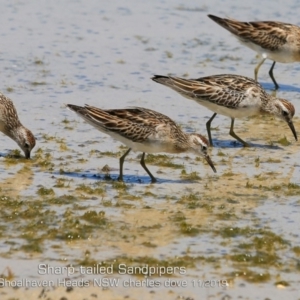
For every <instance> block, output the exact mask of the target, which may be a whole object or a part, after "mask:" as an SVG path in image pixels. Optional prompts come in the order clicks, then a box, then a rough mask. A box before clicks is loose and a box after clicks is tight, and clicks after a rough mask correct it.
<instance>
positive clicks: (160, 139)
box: [66, 104, 216, 183]
mask: <svg viewBox="0 0 300 300" xmlns="http://www.w3.org/2000/svg"><path fill="white" fill-rule="evenodd" d="M66 106H67V107H68V108H69V109H71V110H72V111H74V112H76V113H77V114H78V115H79V116H80V117H81V118H83V119H84V120H85V121H86V122H87V123H89V124H90V125H92V126H94V127H95V128H96V129H98V130H100V131H101V132H103V133H106V134H109V135H110V136H111V137H113V138H115V139H116V140H118V141H120V142H122V143H124V144H125V145H126V146H128V147H129V149H128V150H127V151H126V152H125V154H124V155H123V156H121V158H120V175H119V180H120V181H123V163H124V160H125V157H126V156H127V155H128V153H129V152H130V150H133V151H141V152H143V154H142V158H141V161H140V163H141V165H142V167H143V168H144V170H145V171H146V172H147V173H148V175H149V176H150V177H151V181H152V183H154V182H156V178H155V177H154V176H153V175H152V174H151V172H150V171H149V170H148V168H147V167H146V164H145V153H157V152H167V153H182V152H192V153H194V154H197V155H201V156H202V157H204V158H205V159H206V161H207V163H208V164H209V165H210V167H211V168H212V169H213V171H214V172H216V169H215V167H214V164H213V162H212V161H211V159H210V157H209V155H208V154H207V149H208V146H209V143H208V141H207V139H206V138H205V137H203V136H202V135H200V134H197V133H191V134H187V133H184V132H183V131H182V130H181V129H180V127H179V126H178V125H176V124H175V122H174V121H173V120H171V119H170V118H169V117H167V116H165V115H163V114H161V113H159V112H156V111H154V110H150V109H146V108H142V107H133V108H127V109H107V110H102V109H100V108H97V107H94V106H90V105H85V106H84V107H82V106H77V105H72V104H67V105H66Z"/></svg>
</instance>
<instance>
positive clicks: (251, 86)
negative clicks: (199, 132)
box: [152, 74, 297, 147]
mask: <svg viewBox="0 0 300 300" xmlns="http://www.w3.org/2000/svg"><path fill="white" fill-rule="evenodd" d="M152 80H154V81H155V82H158V83H161V84H163V85H165V86H168V87H169V88H171V89H173V90H175V91H176V92H178V93H180V94H181V95H182V96H184V97H186V98H188V99H192V100H195V101H196V102H197V103H199V104H201V105H203V106H205V107H207V108H208V109H210V110H211V111H213V112H214V114H213V115H212V117H211V118H210V119H209V120H208V122H207V123H206V128H207V133H208V137H209V142H210V145H211V146H212V145H213V143H212V138H211V133H210V125H211V122H212V120H213V119H214V117H215V116H216V115H217V114H221V115H224V116H227V117H230V118H231V126H230V131H229V134H230V135H231V136H232V137H234V138H235V139H237V140H238V141H239V142H241V143H242V144H243V145H244V146H245V147H247V146H249V145H248V143H246V142H245V141H243V140H242V139H241V138H240V137H239V136H237V135H236V133H235V132H234V131H233V127H234V119H235V118H243V117H249V116H253V115H258V114H271V115H274V116H276V117H278V118H280V119H283V120H284V121H286V122H287V123H288V125H289V127H290V129H291V130H292V132H293V134H294V137H295V139H296V141H297V133H296V130H295V128H294V125H293V122H292V118H293V116H294V114H295V108H294V106H293V104H292V103H290V102H289V101H287V100H285V99H279V98H276V97H274V96H272V95H269V94H267V93H266V91H265V90H264V89H263V88H262V86H261V85H260V84H259V83H258V82H256V81H255V80H253V79H250V78H247V77H244V76H239V75H226V74H224V75H214V76H208V77H202V78H198V79H183V78H178V77H171V76H161V75H155V76H154V77H152Z"/></svg>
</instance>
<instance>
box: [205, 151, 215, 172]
mask: <svg viewBox="0 0 300 300" xmlns="http://www.w3.org/2000/svg"><path fill="white" fill-rule="evenodd" d="M204 158H205V160H206V161H207V163H208V164H209V165H210V167H211V168H212V169H213V171H214V172H215V173H217V170H216V168H215V166H214V164H213V162H212V160H211V159H210V157H209V155H205V157H204Z"/></svg>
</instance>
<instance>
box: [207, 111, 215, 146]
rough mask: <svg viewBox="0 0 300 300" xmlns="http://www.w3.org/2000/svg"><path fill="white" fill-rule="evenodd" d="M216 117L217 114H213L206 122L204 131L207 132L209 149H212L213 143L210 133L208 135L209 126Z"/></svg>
mask: <svg viewBox="0 0 300 300" xmlns="http://www.w3.org/2000/svg"><path fill="white" fill-rule="evenodd" d="M216 115H217V113H214V114H213V115H212V117H211V118H210V119H209V120H208V121H207V122H206V130H207V134H208V139H209V143H210V146H211V147H213V142H212V138H211V133H210V125H211V122H212V120H213V119H214V118H215V116H216Z"/></svg>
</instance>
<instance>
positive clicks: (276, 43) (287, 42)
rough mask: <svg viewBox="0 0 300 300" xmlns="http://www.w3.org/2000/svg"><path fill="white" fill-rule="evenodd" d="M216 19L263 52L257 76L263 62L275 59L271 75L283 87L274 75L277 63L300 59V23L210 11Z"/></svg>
mask: <svg viewBox="0 0 300 300" xmlns="http://www.w3.org/2000/svg"><path fill="white" fill-rule="evenodd" d="M208 17H209V18H211V19H212V20H213V21H215V22H216V23H218V24H219V25H221V26H222V27H224V28H225V29H227V30H228V31H230V32H231V33H232V34H233V35H234V36H235V37H236V38H237V39H238V40H239V41H240V42H241V43H242V44H243V45H245V46H247V47H249V48H251V49H252V50H254V51H256V52H257V53H258V54H260V55H261V56H262V60H261V61H260V62H259V64H258V65H257V66H256V68H255V69H254V75H255V80H256V81H257V73H258V70H259V68H260V66H261V65H262V64H263V63H264V61H265V60H266V59H267V58H268V59H270V60H273V64H272V66H271V69H270V71H269V75H270V77H271V79H272V81H273V82H274V84H275V89H278V88H279V85H278V84H277V82H276V80H275V78H274V76H273V69H274V66H275V63H276V62H277V61H278V62H281V63H292V62H297V61H300V27H299V26H296V25H292V24H288V23H282V22H276V21H261V22H240V21H236V20H231V19H224V18H219V17H216V16H213V15H208Z"/></svg>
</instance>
